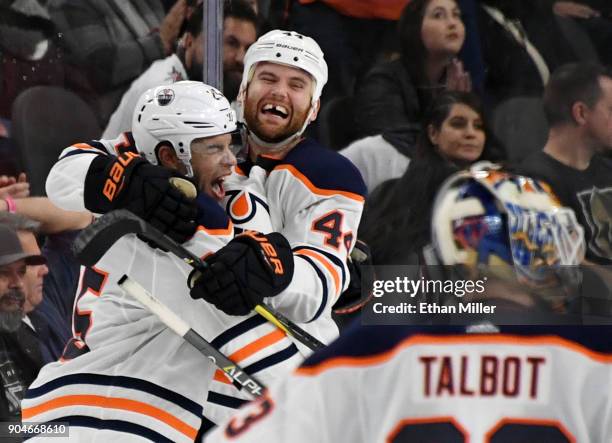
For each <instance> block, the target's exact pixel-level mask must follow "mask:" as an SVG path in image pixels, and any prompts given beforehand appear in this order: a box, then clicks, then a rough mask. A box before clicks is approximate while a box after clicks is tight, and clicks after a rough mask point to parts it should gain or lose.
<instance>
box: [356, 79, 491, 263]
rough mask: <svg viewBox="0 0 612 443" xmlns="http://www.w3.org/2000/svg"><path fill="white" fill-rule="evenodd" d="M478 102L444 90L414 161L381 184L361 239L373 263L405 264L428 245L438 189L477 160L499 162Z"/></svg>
mask: <svg viewBox="0 0 612 443" xmlns="http://www.w3.org/2000/svg"><path fill="white" fill-rule="evenodd" d="M500 158H502V153H501V150H500V149H499V148H498V147H495V146H494V145H493V143H492V142H491V137H490V133H489V131H488V129H487V125H486V121H485V115H484V113H483V109H482V105H481V103H480V100H479V99H478V98H477V97H476V96H475V95H473V94H471V93H465V92H457V91H447V92H444V93H442V94H440V95H439V96H438V97H437V98H436V99H435V101H434V102H433V104H432V106H431V108H430V109H429V111H428V113H427V115H426V117H425V119H424V123H423V129H422V132H421V137H420V139H419V143H418V146H417V153H416V156H415V158H413V159H412V161H411V162H410V164H409V166H408V169H407V170H406V172H405V173H404V175H403V176H402V177H401V178H400V179H396V180H392V181H388V182H385V183H383V184H382V185H381V186H380V187H379V188H378V190H375V191H374V192H373V193H372V194H371V195H370V197H369V199H368V202H367V203H366V211H365V214H364V219H363V222H362V224H361V226H360V230H359V238H360V239H363V240H364V241H366V242H367V243H368V244H369V245H370V248H371V249H372V257H373V261H374V264H406V263H408V262H410V261H415V260H418V259H419V258H418V257H417V256H415V253H418V252H420V250H421V249H422V247H423V246H425V245H426V244H428V243H429V241H430V226H429V223H430V220H431V209H432V208H431V205H432V202H433V198H434V196H435V194H436V192H437V191H438V188H439V186H440V184H441V183H442V182H443V181H444V179H445V178H446V177H448V176H449V175H450V174H452V173H453V172H455V171H457V170H459V169H461V168H465V167H468V166H469V165H471V164H473V163H474V162H476V161H478V160H492V161H495V160H499V159H500Z"/></svg>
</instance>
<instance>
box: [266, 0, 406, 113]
mask: <svg viewBox="0 0 612 443" xmlns="http://www.w3.org/2000/svg"><path fill="white" fill-rule="evenodd" d="M408 1H409V0H358V1H355V0H332V1H327V0H324V1H316V0H289V1H288V4H289V7H290V10H288V11H287V13H288V16H289V17H288V21H289V22H288V24H287V27H288V28H289V29H291V30H293V31H297V32H300V33H303V34H305V35H309V36H311V37H312V38H314V39H315V40H316V41H317V43H318V44H319V45H320V46H321V49H322V50H323V53H324V54H325V59H326V60H327V61H328V65H329V79H328V81H327V87H326V88H325V89H324V91H323V96H322V99H321V102H322V103H325V102H327V101H329V100H330V99H331V98H333V97H336V96H345V95H352V94H353V90H354V87H355V83H356V82H358V81H359V80H360V79H361V77H363V75H364V74H365V73H366V72H367V71H368V70H369V69H370V67H371V66H372V65H373V63H375V62H376V60H377V58H378V57H379V56H382V55H383V54H385V53H388V52H391V51H392V50H394V49H395V48H396V44H395V32H394V31H395V20H397V19H398V17H399V15H400V11H401V10H402V8H403V7H404V5H406V4H407V3H408ZM271 21H272V22H273V23H274V25H275V26H277V27H281V28H284V27H285V23H277V22H278V19H276V20H275V19H274V18H271Z"/></svg>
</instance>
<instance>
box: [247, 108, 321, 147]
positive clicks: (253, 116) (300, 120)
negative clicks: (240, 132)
mask: <svg viewBox="0 0 612 443" xmlns="http://www.w3.org/2000/svg"><path fill="white" fill-rule="evenodd" d="M247 102H248V100H247ZM258 110H259V103H255V104H254V105H252V106H246V107H245V110H244V119H245V120H246V123H247V126H248V128H249V131H251V132H253V133H254V134H255V135H256V136H257V137H259V138H260V139H261V140H263V141H264V142H266V143H279V142H282V141H283V140H285V139H287V138H289V137H291V136H292V135H293V134H295V133H297V132H298V131H299V130H300V129H302V126H303V125H304V121H305V120H306V118H307V117H308V111H309V110H308V109H306V110H305V111H295V110H293V112H292V113H291V117H290V120H289V122H288V123H286V124H285V127H284V128H273V129H272V130H268V128H267V127H266V125H265V124H264V123H262V122H261V121H260V120H259V114H258Z"/></svg>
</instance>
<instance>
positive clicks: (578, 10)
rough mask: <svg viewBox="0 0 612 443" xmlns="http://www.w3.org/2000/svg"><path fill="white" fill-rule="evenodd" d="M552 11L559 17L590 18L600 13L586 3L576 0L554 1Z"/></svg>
mask: <svg viewBox="0 0 612 443" xmlns="http://www.w3.org/2000/svg"><path fill="white" fill-rule="evenodd" d="M553 12H554V13H555V14H557V15H559V16H561V17H573V18H592V17H599V16H600V15H601V13H600V12H599V11H597V10H595V9H593V8H591V7H590V6H588V5H584V4H582V3H577V2H555V3H554V5H553Z"/></svg>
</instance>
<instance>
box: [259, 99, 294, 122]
mask: <svg viewBox="0 0 612 443" xmlns="http://www.w3.org/2000/svg"><path fill="white" fill-rule="evenodd" d="M261 112H262V114H270V115H275V116H277V117H280V118H282V119H286V118H287V117H289V110H288V109H287V108H286V107H284V106H283V105H274V104H272V103H266V104H265V105H263V107H262V108H261Z"/></svg>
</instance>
